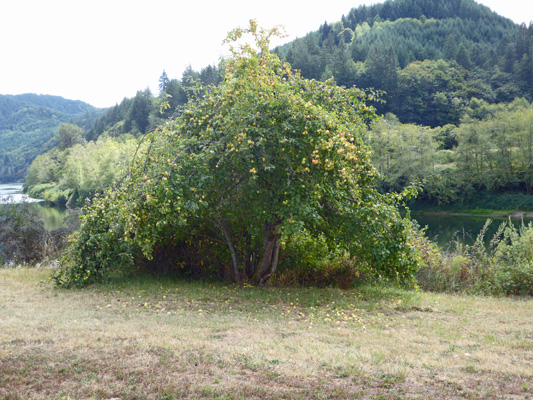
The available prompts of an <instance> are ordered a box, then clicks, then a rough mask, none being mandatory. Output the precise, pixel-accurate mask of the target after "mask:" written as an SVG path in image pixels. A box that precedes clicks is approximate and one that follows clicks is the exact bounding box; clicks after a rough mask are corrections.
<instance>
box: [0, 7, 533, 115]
mask: <svg viewBox="0 0 533 400" xmlns="http://www.w3.org/2000/svg"><path fill="white" fill-rule="evenodd" d="M434 1H439V0H434ZM380 2H382V1H378V0H328V1H317V2H316V3H315V2H311V1H309V0H305V1H304V0H268V1H267V0H264V1H253V0H246V1H244V0H242V1H237V0H188V1H180V0H142V1H141V0H46V1H45V0H0V94H20V93H39V94H52V95H58V96H62V97H65V98H68V99H73V100H83V101H85V102H87V103H89V104H92V105H94V106H96V107H110V106H113V105H115V104H116V103H119V102H120V101H121V100H122V99H123V98H124V97H132V96H134V95H135V93H136V91H137V90H141V89H144V88H146V87H150V88H151V89H152V91H154V92H156V91H157V84H158V82H157V81H158V79H159V77H160V76H161V73H162V72H163V69H165V70H166V72H167V74H168V76H169V77H170V78H180V77H181V74H182V72H183V70H184V69H185V68H186V67H187V65H189V64H190V65H192V67H193V68H194V69H195V70H200V69H201V68H203V67H205V66H207V65H209V64H216V63H217V62H218V60H219V58H220V56H221V55H223V54H224V50H223V47H222V40H223V39H224V38H225V36H226V33H227V32H228V31H229V30H231V29H233V28H235V27H238V26H242V27H244V26H246V25H247V24H248V21H249V20H250V19H252V18H254V19H257V20H258V21H259V23H260V25H261V26H263V27H265V28H270V27H272V26H275V25H283V26H284V27H285V30H286V32H287V34H288V35H289V37H288V38H287V39H286V40H287V41H288V40H292V39H294V38H296V37H302V36H304V35H305V34H306V33H307V32H310V31H314V30H317V29H318V28H319V26H320V25H321V24H322V23H323V22H324V21H328V22H330V23H331V22H336V21H339V20H340V18H341V16H342V15H343V14H347V13H348V11H349V10H350V9H351V8H353V7H357V6H359V5H362V4H367V5H370V4H375V3H380ZM314 3H315V4H314ZM478 3H482V4H485V5H486V6H488V7H490V8H491V9H492V10H494V11H496V12H497V13H498V14H500V15H503V16H505V17H507V18H510V19H512V20H513V21H514V22H516V23H522V22H525V23H527V24H528V23H529V21H531V20H533V2H532V1H531V0H478Z"/></svg>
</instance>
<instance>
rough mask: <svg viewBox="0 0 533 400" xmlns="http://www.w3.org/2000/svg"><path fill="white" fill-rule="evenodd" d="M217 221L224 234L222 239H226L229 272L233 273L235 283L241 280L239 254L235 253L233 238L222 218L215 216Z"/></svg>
mask: <svg viewBox="0 0 533 400" xmlns="http://www.w3.org/2000/svg"><path fill="white" fill-rule="evenodd" d="M217 223H218V227H219V229H220V230H221V231H222V234H223V235H224V240H225V241H226V245H227V246H228V249H229V251H230V254H231V274H232V275H233V281H234V282H235V283H240V282H241V277H240V274H239V265H240V262H239V256H238V255H237V251H236V250H235V246H234V245H233V240H232V239H231V234H230V232H229V230H228V227H227V226H226V224H225V223H224V221H223V220H222V218H217Z"/></svg>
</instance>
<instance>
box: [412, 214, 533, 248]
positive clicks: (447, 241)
mask: <svg viewBox="0 0 533 400" xmlns="http://www.w3.org/2000/svg"><path fill="white" fill-rule="evenodd" d="M412 219H414V220H416V221H417V222H418V223H419V224H420V226H421V227H427V229H426V235H427V236H428V238H429V239H431V240H433V241H434V242H436V243H437V244H438V245H439V246H440V247H443V248H447V247H449V246H450V245H451V244H452V242H453V241H454V240H461V241H464V242H465V243H468V244H472V243H474V241H475V240H476V237H477V236H478V234H479V232H480V231H481V229H482V228H483V226H484V225H485V222H486V221H487V219H489V218H487V217H471V216H456V215H453V216H452V215H413V216H412ZM490 220H491V221H492V223H491V224H490V226H489V228H488V229H487V233H486V234H485V243H487V244H488V243H489V242H490V240H491V239H492V237H493V236H494V234H495V233H496V231H497V230H498V227H499V226H500V225H501V224H502V223H504V222H507V221H509V219H508V218H490ZM532 221H533V220H532V219H530V218H524V219H523V220H522V219H519V218H512V219H511V222H512V223H513V224H514V225H515V226H516V227H520V225H521V224H522V223H524V224H526V225H527V224H529V223H530V222H532Z"/></svg>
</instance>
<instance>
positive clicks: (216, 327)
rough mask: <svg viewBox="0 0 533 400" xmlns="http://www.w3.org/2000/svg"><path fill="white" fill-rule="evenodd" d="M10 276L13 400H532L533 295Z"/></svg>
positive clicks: (0, 360)
mask: <svg viewBox="0 0 533 400" xmlns="http://www.w3.org/2000/svg"><path fill="white" fill-rule="evenodd" d="M49 272H50V271H49V270H47V269H45V268H39V269H25V268H20V269H0V400H7V399H9V400H15V399H17V400H19V399H20V400H22V399H24V400H26V399H121V400H127V399H130V400H133V399H150V400H151V399H160V400H163V399H183V398H184V399H529V398H532V399H533V299H510V298H483V297H466V296H465V297H462V296H449V295H436V294H429V293H414V292H405V291H400V290H393V289H372V288H368V287H366V288H361V289H357V290H348V291H342V290H339V289H329V288H328V289H306V288H266V289H264V288H255V287H242V288H238V287H235V286H231V285H229V286H228V285H218V284H216V285H212V284H206V283H192V282H172V281H169V280H166V281H157V280H154V279H144V280H142V279H140V280H137V281H127V282H124V283H123V284H115V285H108V286H98V287H90V288H87V289H84V290H70V291H69V290H60V289H55V288H53V287H52V286H51V284H50V283H47V277H48V275H49Z"/></svg>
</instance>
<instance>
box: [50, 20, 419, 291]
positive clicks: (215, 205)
mask: <svg viewBox="0 0 533 400" xmlns="http://www.w3.org/2000/svg"><path fill="white" fill-rule="evenodd" d="M277 33H278V31H277V29H273V30H269V31H265V30H263V29H261V28H259V27H258V26H257V24H256V23H255V22H254V21H251V23H250V26H249V28H247V29H236V30H234V31H232V32H231V33H230V34H229V36H228V41H229V43H230V44H231V45H232V47H231V50H232V57H231V58H229V60H227V65H226V69H225V78H224V81H223V82H222V83H221V84H220V85H219V86H217V87H209V88H202V90H201V96H199V97H198V98H197V99H196V100H193V101H190V102H189V103H188V104H187V106H186V108H185V110H184V112H183V114H182V115H181V116H180V117H179V118H177V119H176V120H175V121H169V122H167V124H166V125H164V126H161V127H160V128H158V129H157V130H156V131H154V132H152V133H150V134H148V135H147V136H146V137H145V138H144V140H143V142H142V144H141V145H140V147H139V150H138V152H137V155H136V157H135V159H134V161H133V163H132V167H131V169H130V171H129V174H128V175H127V176H126V177H125V178H124V180H123V181H122V182H121V183H120V184H119V185H117V187H116V188H114V189H113V190H111V191H110V192H108V193H107V194H106V195H105V196H103V197H101V198H98V199H96V200H94V202H93V204H92V205H91V206H90V207H88V208H87V209H86V211H85V216H84V221H83V224H82V228H81V231H80V233H79V235H78V237H77V239H76V240H75V242H74V243H73V245H72V247H71V251H70V255H69V257H67V261H68V262H66V265H65V266H64V267H63V269H62V270H60V272H58V274H56V281H57V282H58V283H61V284H66V285H71V284H76V285H82V284H84V283H87V282H91V281H94V280H98V279H102V278H103V277H105V276H108V275H109V274H110V273H115V272H116V271H118V270H120V269H121V268H123V267H125V266H128V265H132V264H134V263H135V262H136V260H138V259H139V258H140V257H144V258H147V259H150V258H152V257H154V256H156V255H157V253H158V252H161V251H162V249H165V248H168V247H169V246H173V247H174V248H183V247H184V246H185V244H187V247H188V248H189V249H190V248H193V249H196V251H197V252H198V257H199V258H201V257H202V253H203V252H205V251H206V249H209V252H210V254H216V257H219V258H221V259H223V260H226V261H225V262H226V265H227V266H228V271H229V275H230V276H231V278H232V279H233V280H234V281H235V282H239V281H241V280H243V279H244V280H247V281H252V282H254V283H257V284H264V283H265V282H266V281H267V280H268V279H269V278H270V277H271V276H272V275H273V274H274V273H275V271H276V268H277V266H278V261H279V259H280V254H281V252H282V251H283V242H284V238H287V237H290V236H291V235H293V234H295V233H296V232H298V231H301V230H306V231H307V232H309V233H310V234H311V235H315V236H316V237H318V236H319V235H323V237H326V239H327V241H328V243H329V244H330V245H331V246H335V247H336V248H339V247H340V248H342V249H344V250H345V251H346V254H349V255H350V256H351V257H353V258H354V259H355V260H356V262H358V263H359V264H360V265H361V268H362V269H365V270H366V271H368V272H370V273H372V274H375V275H380V276H382V277H386V278H391V279H393V280H405V279H408V277H409V276H411V275H412V273H413V272H414V271H415V270H416V267H417V262H418V261H417V260H418V259H417V255H416V253H415V251H414V250H413V249H412V246H411V244H410V241H411V235H412V231H411V223H410V221H409V219H408V218H403V217H402V216H401V215H400V213H399V212H398V204H399V202H401V201H402V196H404V195H405V194H394V195H384V194H380V193H378V192H377V190H376V185H375V183H376V180H377V178H378V176H377V172H376V169H375V168H374V167H373V166H372V165H371V163H370V154H371V152H370V149H369V148H368V147H367V146H366V145H365V143H364V140H363V139H364V135H365V132H366V124H367V122H368V121H370V120H372V119H374V118H376V115H375V113H374V110H373V109H372V108H371V107H368V106H367V105H365V99H366V95H365V93H364V92H363V91H361V90H358V89H356V88H352V89H346V88H343V87H338V86H336V85H335V83H334V82H333V81H332V80H329V81H327V82H319V81H315V80H307V79H304V78H302V77H301V75H300V74H299V73H298V72H294V71H293V70H291V67H290V65H288V64H286V63H283V62H281V61H280V59H279V58H278V57H277V56H276V55H275V54H272V53H271V52H270V51H269V47H268V46H269V38H270V37H271V36H272V35H274V34H277ZM246 35H251V36H252V37H253V38H254V44H252V45H250V44H246V43H245V44H239V43H242V40H243V37H245V36H246ZM180 244H183V246H181V247H180ZM206 257H207V256H206Z"/></svg>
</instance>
